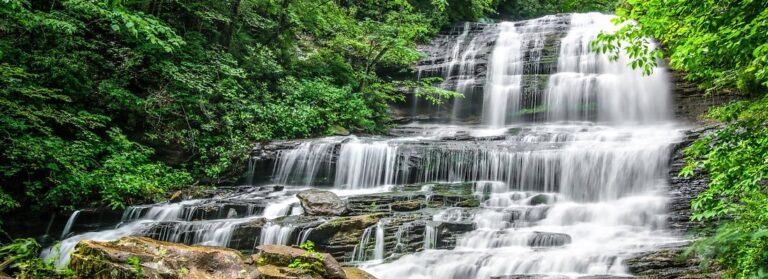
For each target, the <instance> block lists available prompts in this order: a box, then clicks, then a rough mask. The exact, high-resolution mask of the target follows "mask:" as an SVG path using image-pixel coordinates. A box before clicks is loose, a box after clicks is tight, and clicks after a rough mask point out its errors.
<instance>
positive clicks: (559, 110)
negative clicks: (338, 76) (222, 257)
mask: <svg viewBox="0 0 768 279" xmlns="http://www.w3.org/2000/svg"><path fill="white" fill-rule="evenodd" d="M610 19H611V16H607V15H602V14H595V13H591V14H572V15H556V16H547V17H543V18H540V19H534V20H527V21H521V22H502V23H498V24H484V23H466V24H462V25H461V27H460V28H457V29H456V30H454V31H453V32H452V35H451V36H447V37H445V38H442V40H443V41H439V40H436V41H438V43H436V45H437V47H434V48H432V49H428V51H427V52H428V53H427V54H428V55H427V57H428V58H427V60H428V59H432V61H424V62H422V65H421V66H420V69H419V76H420V77H430V76H439V77H443V78H444V79H445V81H444V82H442V83H441V84H440V86H442V87H445V88H447V89H452V90H457V91H459V92H461V93H464V94H465V96H466V98H464V99H461V100H457V101H455V102H453V104H452V107H451V108H450V109H451V111H450V112H449V113H450V115H451V117H452V119H451V120H450V121H449V122H450V123H452V124H453V125H447V124H419V123H412V124H408V125H403V126H400V127H398V128H395V129H393V130H392V132H391V133H390V134H391V135H393V136H387V137H355V136H348V137H328V138H322V139H315V140H306V141H302V142H300V143H297V144H294V145H292V146H295V147H293V148H291V149H288V150H281V151H278V155H277V156H276V158H275V160H276V162H275V163H274V169H273V172H272V177H271V179H272V181H273V182H274V183H275V184H277V185H279V186H275V185H270V186H256V185H251V184H253V183H252V181H255V180H253V179H249V180H248V182H247V184H248V185H247V187H246V188H247V189H249V190H248V191H246V192H244V193H238V194H237V195H230V196H216V197H214V198H211V199H202V200H192V201H184V202H181V203H172V204H157V205H148V206H138V207H133V208H129V209H127V210H126V211H125V212H124V216H123V220H122V222H121V223H120V224H119V225H118V226H117V227H116V228H115V229H113V230H108V231H102V232H89V233H84V234H79V235H75V236H72V237H69V238H66V239H65V240H63V242H62V246H61V247H62V251H63V252H66V251H70V250H71V249H72V248H73V247H74V245H75V243H76V242H77V241H79V240H82V239H93V240H114V239H117V238H119V237H121V236H126V235H146V236H150V237H153V238H156V239H161V240H168V241H175V242H183V243H188V244H206V245H215V246H229V247H233V248H236V249H241V250H250V249H253V247H255V246H258V245H261V244H288V245H293V244H301V243H303V242H305V241H308V240H311V239H313V237H312V235H313V233H315V232H317V231H321V232H322V231H323V230H315V227H316V226H318V225H319V224H321V223H323V222H327V221H329V220H331V219H321V220H317V219H312V221H311V222H309V223H311V224H310V225H308V223H306V222H305V223H302V222H299V221H296V220H299V219H291V218H305V217H307V216H297V215H302V212H303V211H302V210H300V208H298V207H297V206H296V204H297V203H298V202H299V200H298V199H297V198H296V197H295V196H294V194H295V193H296V192H297V191H300V190H303V189H307V188H308V187H325V188H326V189H330V190H332V191H334V192H336V193H339V194H341V195H344V196H349V195H356V194H361V193H370V192H375V191H385V190H388V189H390V188H389V186H392V187H396V186H403V185H404V184H413V183H427V184H423V185H416V186H417V188H415V190H414V192H415V193H416V194H414V195H413V196H409V197H408V200H405V201H399V202H400V203H404V204H416V206H415V207H413V208H407V210H415V212H417V213H415V215H407V216H406V215H404V214H401V213H397V212H395V210H394V209H393V208H394V206H393V204H392V203H390V204H389V206H384V207H383V208H389V212H388V213H387V214H388V215H387V216H386V218H383V219H378V221H373V222H371V223H367V224H366V225H365V226H363V227H361V228H360V230H361V231H358V232H357V234H356V235H355V237H353V238H352V241H356V242H357V243H356V245H355V243H351V244H348V245H346V246H344V245H339V246H338V247H350V248H349V250H351V251H346V252H342V253H341V254H342V256H343V257H344V258H339V260H342V261H344V260H346V261H348V262H350V263H353V264H358V265H361V267H362V268H364V269H365V270H367V271H369V272H371V273H372V274H374V275H376V276H377V277H378V278H457V279H458V278H492V277H498V276H502V277H503V276H507V275H510V276H516V275H540V276H544V277H546V276H560V277H562V276H565V277H580V276H587V275H615V276H621V275H627V270H626V268H625V267H624V265H623V264H622V260H623V259H624V258H625V257H626V256H627V255H629V254H631V253H634V252H639V251H643V250H645V249H650V248H652V247H655V246H656V245H660V244H665V243H672V242H676V241H679V239H678V238H677V237H676V236H675V235H674V234H672V233H669V232H668V231H667V230H666V229H665V220H666V219H665V218H666V216H665V211H666V196H665V193H666V192H665V191H666V189H665V187H666V176H667V169H668V166H667V164H668V161H669V157H670V152H671V146H672V144H674V143H676V142H677V141H679V140H680V139H679V138H680V133H679V131H680V130H681V128H680V127H679V126H678V125H677V124H675V123H674V122H673V119H672V118H671V113H670V107H671V105H670V100H669V99H670V98H669V89H668V81H667V77H666V74H665V71H664V69H663V68H659V69H656V70H655V71H654V74H653V75H651V76H649V77H643V75H642V73H641V72H640V71H638V70H632V69H629V68H627V67H626V66H625V64H626V62H627V60H626V57H621V58H620V59H619V61H618V62H610V61H609V60H608V59H607V57H606V56H605V55H598V54H596V53H593V52H591V51H590V49H589V43H590V40H592V39H594V38H595V37H596V36H597V34H598V32H599V31H600V30H611V29H613V28H616V27H614V26H612V25H611V23H610ZM440 42H442V43H440ZM430 51H431V52H430ZM478 89H482V90H478ZM475 95H478V97H482V98H481V100H480V101H479V102H477V101H478V100H477V99H473V96H475ZM479 95H482V96H479ZM473 102H474V103H473ZM478 104H479V105H481V107H477V106H476V105H478ZM447 122H448V121H447ZM457 123H461V124H463V125H456V124H457ZM252 166H255V164H253V165H252ZM249 173H256V172H255V171H254V170H249ZM433 182H471V189H470V190H469V194H468V196H471V197H474V198H475V199H476V200H477V201H478V203H479V206H478V205H477V204H474V205H471V204H458V202H459V201H456V200H450V199H447V198H446V193H445V192H446V191H448V190H446V189H445V188H444V187H443V188H441V186H435V185H433ZM384 186H387V187H384ZM403 187H404V186H403ZM387 199H392V200H388V201H389V202H393V200H394V198H393V197H392V196H386V195H385V198H384V200H387ZM436 204H442V207H440V209H439V210H438V209H435V207H438V205H436ZM400 206H403V205H402V204H400ZM363 207H365V208H363V209H359V210H362V211H364V213H366V212H367V213H370V212H380V210H381V208H382V206H379V205H377V204H376V203H375V202H374V203H368V204H366V205H365V206H363ZM467 207H470V208H467ZM358 213H359V212H358ZM359 214H363V213H359ZM403 216H406V217H407V218H406V217H403ZM414 216H415V217H414ZM329 218H332V217H329ZM409 218H410V219H409ZM76 219H77V218H76V217H72V222H73V223H74V222H75V220H76ZM294 221H295V222H296V223H291V222H294ZM312 222H314V223H312ZM375 222H378V223H375ZM388 226H389V227H388ZM67 227H69V228H70V229H71V227H72V224H68V225H67ZM252 227H258V228H259V230H258V232H257V233H250V232H251V231H241V230H244V228H245V229H247V228H252ZM366 227H367V228H366ZM458 227H461V228H464V230H463V231H462V232H461V233H459V234H457V235H451V234H450V232H451V230H452V229H456V228H458ZM325 229H327V228H325ZM323 233H327V231H326V232H323ZM66 234H68V232H67V233H66ZM390 234H391V235H390ZM63 237H66V235H65V236H63ZM316 240H317V239H316ZM388 241H390V242H388ZM393 242H394V243H393ZM353 246H354V250H352V248H351V247H353ZM446 247H449V248H450V249H449V248H446ZM54 252H55V251H51V250H49V251H48V252H47V254H48V255H51V254H53V253H54ZM412 252H416V253H415V254H410V255H407V254H406V255H403V254H405V253H412ZM400 256H402V257H400ZM398 257H399V258H398ZM64 262H66V257H64V258H63V259H62V260H61V261H60V263H64Z"/></svg>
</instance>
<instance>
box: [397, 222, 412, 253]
mask: <svg viewBox="0 0 768 279" xmlns="http://www.w3.org/2000/svg"><path fill="white" fill-rule="evenodd" d="M412 228H413V225H412V224H411V223H404V224H402V225H400V226H399V227H397V231H396V232H395V251H396V252H399V253H403V252H405V251H406V250H407V247H406V246H407V245H408V244H407V241H406V237H408V232H409V231H410V230H411V229H412Z"/></svg>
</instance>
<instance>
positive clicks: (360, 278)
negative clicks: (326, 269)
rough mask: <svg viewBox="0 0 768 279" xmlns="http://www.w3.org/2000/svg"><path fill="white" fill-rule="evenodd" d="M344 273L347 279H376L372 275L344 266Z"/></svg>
mask: <svg viewBox="0 0 768 279" xmlns="http://www.w3.org/2000/svg"><path fill="white" fill-rule="evenodd" d="M344 272H345V273H346V274H347V278H348V279H376V277H374V276H373V275H371V274H370V273H368V272H365V270H362V269H359V268H357V267H351V266H345V267H344Z"/></svg>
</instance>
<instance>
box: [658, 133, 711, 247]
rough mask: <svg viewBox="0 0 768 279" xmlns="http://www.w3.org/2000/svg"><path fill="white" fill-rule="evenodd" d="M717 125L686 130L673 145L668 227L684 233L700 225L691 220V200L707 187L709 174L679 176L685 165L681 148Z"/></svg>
mask: <svg viewBox="0 0 768 279" xmlns="http://www.w3.org/2000/svg"><path fill="white" fill-rule="evenodd" d="M719 128H720V127H719V126H706V127H701V128H697V129H693V130H690V131H687V132H686V134H685V136H684V138H683V140H682V141H681V142H680V143H678V144H677V145H675V146H674V147H673V150H674V152H673V153H672V154H673V155H672V158H671V162H670V170H669V180H668V181H669V190H670V193H669V197H670V199H669V203H668V204H667V209H668V214H667V216H668V217H667V223H668V225H669V228H671V229H673V230H677V231H678V232H680V233H682V234H684V233H687V232H689V231H690V230H691V229H694V228H696V227H698V226H700V225H701V224H702V223H701V222H699V221H693V220H691V218H690V217H691V212H692V209H691V200H693V198H695V197H697V196H698V195H699V194H700V193H702V192H704V191H705V190H706V189H707V188H708V187H709V182H710V179H709V176H707V175H706V174H704V173H696V174H695V175H693V176H691V177H680V176H678V174H679V173H680V170H682V168H683V167H685V165H686V160H685V155H684V154H683V150H684V149H685V148H686V147H688V146H690V145H691V144H692V143H693V142H694V141H695V140H697V139H699V138H701V137H704V136H706V135H709V134H711V133H714V132H715V131H716V130H717V129H719Z"/></svg>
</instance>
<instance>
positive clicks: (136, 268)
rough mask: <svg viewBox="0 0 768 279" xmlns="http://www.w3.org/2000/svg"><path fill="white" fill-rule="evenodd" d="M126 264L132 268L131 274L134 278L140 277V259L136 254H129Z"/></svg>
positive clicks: (139, 278) (140, 278) (141, 276)
mask: <svg viewBox="0 0 768 279" xmlns="http://www.w3.org/2000/svg"><path fill="white" fill-rule="evenodd" d="M128 265H130V266H131V267H132V268H133V276H134V278H135V279H142V278H144V275H142V274H141V259H139V257H137V256H131V257H130V258H128Z"/></svg>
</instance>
